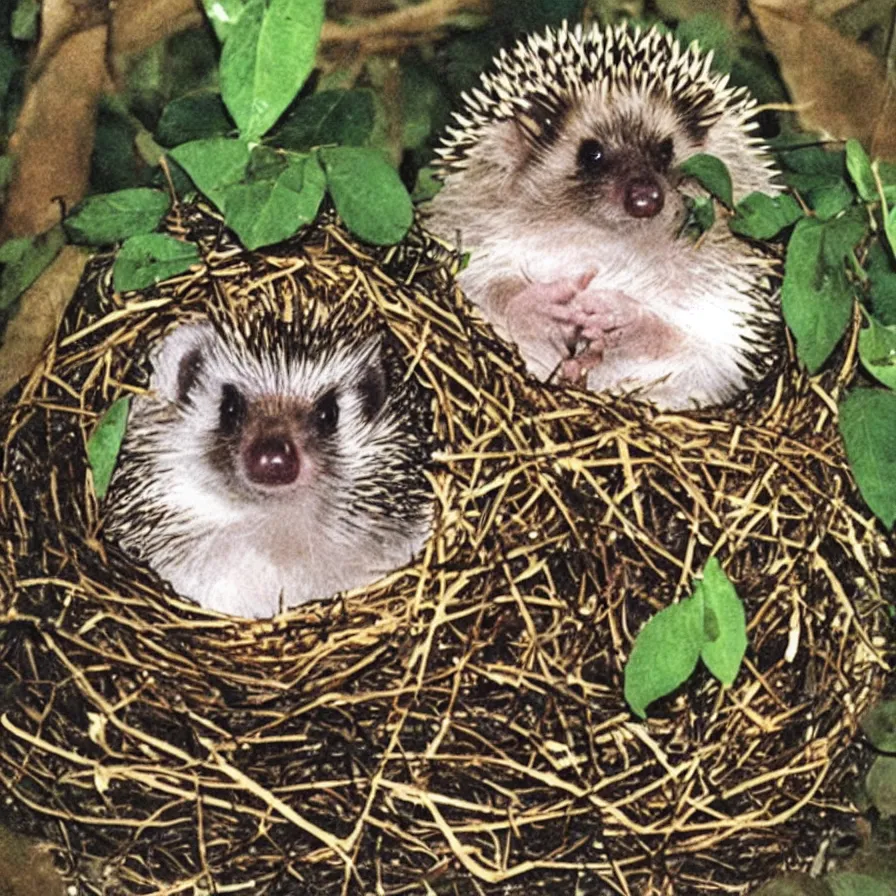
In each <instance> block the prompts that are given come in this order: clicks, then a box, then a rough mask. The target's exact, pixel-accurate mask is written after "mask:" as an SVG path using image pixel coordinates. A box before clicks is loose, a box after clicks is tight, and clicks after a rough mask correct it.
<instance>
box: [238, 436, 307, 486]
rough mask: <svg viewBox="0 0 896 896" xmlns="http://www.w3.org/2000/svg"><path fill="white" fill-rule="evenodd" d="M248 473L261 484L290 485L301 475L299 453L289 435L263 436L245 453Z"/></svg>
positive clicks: (254, 480)
mask: <svg viewBox="0 0 896 896" xmlns="http://www.w3.org/2000/svg"><path fill="white" fill-rule="evenodd" d="M244 459H245V464H246V475H247V476H248V477H249V478H250V479H251V480H252V481H253V482H257V483H258V484H259V485H289V484H290V483H291V482H295V480H296V477H298V475H299V453H298V451H296V445H295V442H293V440H292V439H290V438H289V437H288V436H285V435H283V436H281V435H274V436H262V437H260V438H258V439H255V441H253V442H252V443H251V444H250V445H249V447H248V448H247V449H246V451H245V454H244Z"/></svg>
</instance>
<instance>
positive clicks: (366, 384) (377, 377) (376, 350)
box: [357, 333, 389, 420]
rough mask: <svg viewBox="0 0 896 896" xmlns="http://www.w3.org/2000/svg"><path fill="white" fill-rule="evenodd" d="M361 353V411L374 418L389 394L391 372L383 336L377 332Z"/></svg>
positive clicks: (359, 389) (369, 417) (359, 388)
mask: <svg viewBox="0 0 896 896" xmlns="http://www.w3.org/2000/svg"><path fill="white" fill-rule="evenodd" d="M360 355H361V357H362V358H363V367H362V373H361V376H360V379H359V380H358V385H357V388H358V395H359V396H360V398H361V412H362V413H363V414H364V417H365V418H366V419H367V420H372V419H373V418H374V417H375V416H376V415H377V414H378V413H379V412H380V410H381V409H382V407H383V405H384V404H385V403H386V398H387V396H388V394H389V372H388V370H387V369H386V359H385V356H384V351H383V336H382V334H379V333H378V334H377V335H376V336H373V337H371V338H370V339H368V340H367V342H365V343H364V345H363V346H362V348H361V351H360Z"/></svg>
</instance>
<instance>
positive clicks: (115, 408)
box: [87, 396, 131, 498]
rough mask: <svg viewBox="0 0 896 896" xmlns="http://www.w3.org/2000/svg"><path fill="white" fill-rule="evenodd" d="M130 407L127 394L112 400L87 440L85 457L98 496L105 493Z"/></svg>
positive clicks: (122, 437) (110, 479)
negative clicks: (91, 472) (88, 462)
mask: <svg viewBox="0 0 896 896" xmlns="http://www.w3.org/2000/svg"><path fill="white" fill-rule="evenodd" d="M130 407H131V400H130V398H129V397H127V396H125V397H124V398H119V399H118V400H117V401H113V402H112V404H111V405H110V406H109V409H108V410H107V411H106V413H105V414H103V416H102V419H101V420H100V421H99V423H98V424H97V426H96V429H95V430H94V431H93V434H92V435H91V436H90V438H89V439H88V440H87V458H88V460H89V461H90V469H91V470H92V471H93V488H94V491H95V492H96V496H97V497H98V498H102V497H103V496H104V495H105V494H106V490H107V489H108V488H109V483H110V482H111V481H112V472H113V470H114V469H115V461H116V460H117V458H118V452H119V450H120V449H121V442H122V440H123V439H124V431H125V426H126V424H127V420H128V411H129V410H130Z"/></svg>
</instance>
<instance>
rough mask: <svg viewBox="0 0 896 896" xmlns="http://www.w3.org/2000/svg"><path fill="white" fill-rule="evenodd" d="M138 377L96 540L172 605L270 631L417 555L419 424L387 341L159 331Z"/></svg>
mask: <svg viewBox="0 0 896 896" xmlns="http://www.w3.org/2000/svg"><path fill="white" fill-rule="evenodd" d="M151 362H152V366H153V375H152V379H151V382H150V392H149V394H147V395H143V396H136V397H135V398H134V399H133V403H132V406H131V414H130V420H129V422H128V428H127V433H126V436H125V440H124V444H123V446H122V452H121V457H120V459H119V464H118V468H117V469H116V472H115V475H114V477H113V480H112V484H111V488H110V491H109V494H108V496H107V504H106V531H107V534H108V535H109V536H110V537H111V538H112V539H113V540H115V541H117V542H118V543H119V544H120V545H121V546H122V547H123V548H124V549H125V550H126V551H127V552H128V553H130V554H131V555H133V556H136V557H137V558H139V559H141V560H144V561H145V562H146V563H148V565H149V566H151V567H152V568H153V569H154V570H155V571H156V572H157V573H158V574H159V575H161V576H162V577H163V578H165V579H167V580H168V581H170V582H171V584H172V586H173V587H174V588H175V590H176V591H177V592H178V593H180V594H181V595H182V596H184V597H188V598H191V599H193V600H196V601H198V602H199V603H200V604H202V605H203V606H205V607H208V608H211V609H214V610H219V611H223V612H227V613H233V614H238V615H243V616H270V615H272V614H274V613H276V612H277V611H278V609H281V608H284V607H291V606H294V605H296V604H300V603H303V602H304V601H307V600H311V599H313V598H320V597H328V596H330V595H332V594H333V593H335V592H337V591H341V590H344V589H348V588H354V587H357V586H361V585H366V584H369V583H371V582H373V581H374V580H375V579H377V578H379V577H380V576H381V575H383V574H384V573H386V572H388V571H389V570H391V569H394V568H396V567H398V566H402V565H403V564H405V563H407V562H408V561H409V560H411V558H412V556H413V555H414V554H415V553H416V552H417V551H418V550H419V549H420V547H421V546H422V544H423V542H424V541H425V539H426V537H427V535H428V533H429V528H430V519H431V515H432V511H431V505H432V500H433V499H432V493H431V491H430V489H429V488H428V485H427V480H426V476H425V469H426V467H427V465H428V463H429V456H430V449H431V446H430V437H429V435H428V433H429V432H430V426H431V423H428V422H427V420H426V414H427V410H426V400H425V395H424V393H423V390H422V388H421V387H420V386H418V385H417V384H416V382H415V381H414V380H413V379H411V378H406V377H404V376H403V374H402V371H401V369H400V365H399V364H398V361H397V358H396V357H395V353H394V352H392V351H390V350H389V346H388V344H387V342H386V339H385V337H384V336H382V335H377V334H370V333H369V332H368V333H367V334H366V335H363V334H359V333H357V332H356V329H355V328H353V327H351V326H343V327H341V328H340V329H339V330H332V329H330V328H320V329H311V330H310V331H309V330H308V329H307V328H303V327H301V326H299V325H298V324H295V323H293V324H287V323H285V322H283V321H272V320H266V319H265V318H259V319H257V320H255V322H254V325H249V324H246V325H245V327H244V328H243V329H235V328H234V327H233V324H232V322H230V321H219V322H218V323H217V324H213V323H212V322H211V321H208V320H206V321H202V322H193V323H186V324H182V325H180V326H179V327H176V328H175V329H174V330H172V331H170V332H169V333H168V334H167V335H166V336H165V337H164V338H163V339H162V340H161V342H160V344H159V345H158V346H157V348H156V349H155V351H154V353H153V354H152V356H151Z"/></svg>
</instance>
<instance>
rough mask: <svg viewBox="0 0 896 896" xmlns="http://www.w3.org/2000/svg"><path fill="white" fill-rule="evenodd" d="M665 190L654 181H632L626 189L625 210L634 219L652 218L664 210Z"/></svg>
mask: <svg viewBox="0 0 896 896" xmlns="http://www.w3.org/2000/svg"><path fill="white" fill-rule="evenodd" d="M664 201H665V196H663V188H662V187H661V186H660V185H659V184H658V183H657V182H656V181H655V180H652V179H648V178H638V179H636V180H630V181H629V182H628V184H627V185H626V188H625V210H626V212H628V214H629V215H631V216H632V217H633V218H652V217H654V216H655V215H658V214H659V213H660V212H661V211H662V210H663V202H664Z"/></svg>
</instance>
